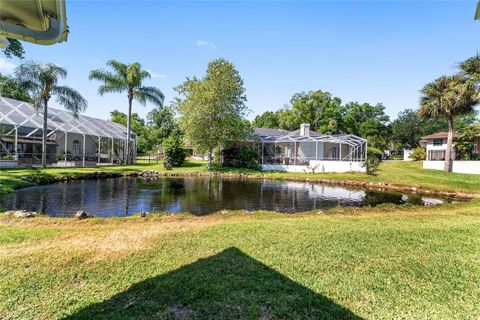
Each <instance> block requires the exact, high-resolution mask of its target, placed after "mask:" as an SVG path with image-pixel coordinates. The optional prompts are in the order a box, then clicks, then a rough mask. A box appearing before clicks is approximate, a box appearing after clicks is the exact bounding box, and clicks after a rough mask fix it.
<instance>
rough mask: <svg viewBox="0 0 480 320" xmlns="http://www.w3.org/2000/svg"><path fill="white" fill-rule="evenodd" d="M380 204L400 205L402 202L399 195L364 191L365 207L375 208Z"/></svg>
mask: <svg viewBox="0 0 480 320" xmlns="http://www.w3.org/2000/svg"><path fill="white" fill-rule="evenodd" d="M382 203H393V204H402V203H404V201H403V197H402V194H401V193H393V192H384V191H375V190H365V202H364V205H365V206H372V207H375V206H377V205H379V204H382Z"/></svg>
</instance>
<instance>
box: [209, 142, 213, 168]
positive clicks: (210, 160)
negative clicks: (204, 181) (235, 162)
mask: <svg viewBox="0 0 480 320" xmlns="http://www.w3.org/2000/svg"><path fill="white" fill-rule="evenodd" d="M212 158H213V148H212V147H210V148H208V171H210V170H212Z"/></svg>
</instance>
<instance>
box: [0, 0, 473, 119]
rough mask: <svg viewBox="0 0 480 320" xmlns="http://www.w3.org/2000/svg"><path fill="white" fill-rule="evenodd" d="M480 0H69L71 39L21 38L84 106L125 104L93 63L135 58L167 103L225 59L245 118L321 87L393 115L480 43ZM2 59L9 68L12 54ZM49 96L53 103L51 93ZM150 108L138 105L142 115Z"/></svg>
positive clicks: (1, 67) (97, 110)
mask: <svg viewBox="0 0 480 320" xmlns="http://www.w3.org/2000/svg"><path fill="white" fill-rule="evenodd" d="M475 6H476V2H474V1H455V2H423V1H422V2H410V1H408V2H407V1H402V2H392V1H388V2H387V1H385V2H380V1H373V2H361V1H355V2H347V1H342V2H320V1H318V2H313V1H311V2H297V1H295V2H294V1H291V2H289V1H281V2H270V1H262V2H255V1H244V2H231V1H228V2H227V1H225V2H219V1H217V2H200V1H196V2H160V1H146V2H140V1H135V2H133V1H132V2H129V1H116V2H109V1H101V2H100V1H98V2H96V1H69V0H67V16H68V24H69V27H70V35H69V39H68V41H67V42H65V43H61V44H57V45H55V46H35V45H30V44H26V45H25V49H26V52H27V59H34V60H39V61H49V62H54V63H58V64H60V65H62V66H64V67H65V68H67V70H68V71H69V76H68V78H67V80H66V81H65V83H66V84H68V85H70V86H72V87H74V88H76V89H77V90H79V91H80V92H81V93H82V94H83V95H84V96H85V98H87V99H88V102H89V108H88V110H87V111H86V112H85V113H86V114H88V115H91V116H95V117H100V118H104V119H106V118H108V117H109V112H110V111H111V110H113V109H118V110H121V111H123V112H126V110H127V101H126V96H125V95H120V94H109V95H105V96H103V97H100V96H98V95H97V93H96V91H97V87H98V84H99V83H98V82H95V81H89V80H88V73H89V71H90V70H91V69H94V68H99V67H103V66H104V65H105V62H106V61H107V60H109V59H116V60H119V61H122V62H126V63H130V62H135V61H138V62H140V63H141V64H142V66H143V67H144V68H145V69H148V70H150V71H151V73H152V79H151V80H149V81H148V83H147V84H148V85H154V86H157V87H159V88H160V89H161V90H162V91H163V92H164V93H165V95H166V101H167V102H169V101H171V100H172V98H173V97H174V96H175V92H174V91H173V87H175V86H176V85H178V84H180V83H181V82H182V81H183V80H184V79H185V77H187V76H193V75H197V76H202V75H203V73H204V71H205V68H206V65H207V63H208V62H209V61H211V60H213V59H215V58H217V57H224V58H226V59H228V60H230V61H232V62H233V63H234V64H235V65H236V67H237V69H238V70H239V71H240V74H241V75H242V77H243V79H244V81H245V87H246V89H247V98H248V103H247V104H248V107H249V108H250V110H251V113H250V115H249V118H250V119H251V118H253V117H254V116H255V115H257V114H260V113H262V112H264V111H267V110H277V109H278V108H280V107H282V106H283V105H284V104H286V103H288V101H289V100H290V97H291V96H292V94H294V93H295V92H300V91H307V90H316V89H321V90H326V91H329V92H331V93H332V94H333V95H335V96H338V97H340V98H341V99H342V100H343V101H344V102H348V101H358V102H369V103H379V102H381V103H383V104H384V105H385V106H386V108H387V109H386V110H387V113H388V114H389V115H390V116H391V117H392V118H394V117H395V116H396V115H397V113H398V112H399V111H401V110H403V109H405V108H416V107H417V105H418V99H419V93H418V91H419V90H420V89H421V87H422V85H423V84H425V83H426V82H428V81H431V80H433V79H434V78H436V77H438V76H440V75H443V74H450V73H453V72H454V71H455V70H454V66H455V63H456V62H458V61H460V60H462V59H464V58H466V57H469V56H472V55H473V54H475V53H476V51H477V50H479V49H480V22H478V21H473V14H474V11H475ZM1 59H2V60H1V61H0V72H6V71H8V70H9V69H11V68H10V67H11V66H12V64H18V63H19V62H18V61H17V60H9V61H6V60H5V59H4V58H3V57H2V58H1ZM52 106H56V103H55V102H53V103H52ZM152 107H153V106H151V105H150V106H149V105H147V106H146V107H142V106H140V105H139V104H135V105H134V111H135V112H138V113H139V114H140V115H142V116H145V115H146V114H147V113H148V111H149V110H151V109H152Z"/></svg>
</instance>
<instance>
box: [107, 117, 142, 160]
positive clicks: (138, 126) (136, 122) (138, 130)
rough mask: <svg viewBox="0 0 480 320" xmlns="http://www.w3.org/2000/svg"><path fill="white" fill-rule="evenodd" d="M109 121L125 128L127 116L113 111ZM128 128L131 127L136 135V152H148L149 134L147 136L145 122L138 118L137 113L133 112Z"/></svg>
mask: <svg viewBox="0 0 480 320" xmlns="http://www.w3.org/2000/svg"><path fill="white" fill-rule="evenodd" d="M110 120H111V121H112V122H115V123H118V124H121V125H122V126H125V127H126V126H127V122H128V116H127V115H126V114H125V113H123V112H120V111H118V110H113V111H111V112H110ZM130 126H131V130H132V131H133V132H135V134H136V135H137V142H138V146H137V148H138V152H140V153H143V152H146V151H148V150H149V149H148V148H149V145H150V143H149V134H148V132H149V127H147V126H146V125H145V120H143V119H142V118H140V116H139V115H138V113H136V112H133V113H132V118H131V123H130Z"/></svg>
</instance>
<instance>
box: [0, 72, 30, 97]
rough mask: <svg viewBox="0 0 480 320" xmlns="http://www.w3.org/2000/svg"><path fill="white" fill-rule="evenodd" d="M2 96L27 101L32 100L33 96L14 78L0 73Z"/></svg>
mask: <svg viewBox="0 0 480 320" xmlns="http://www.w3.org/2000/svg"><path fill="white" fill-rule="evenodd" d="M0 96H2V97H5V98H10V99H15V100H20V101H25V102H32V98H31V97H30V95H29V94H28V92H27V91H25V90H23V89H22V88H21V87H20V86H19V85H18V82H17V81H16V80H15V79H14V78H12V77H9V76H4V75H2V74H0Z"/></svg>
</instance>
